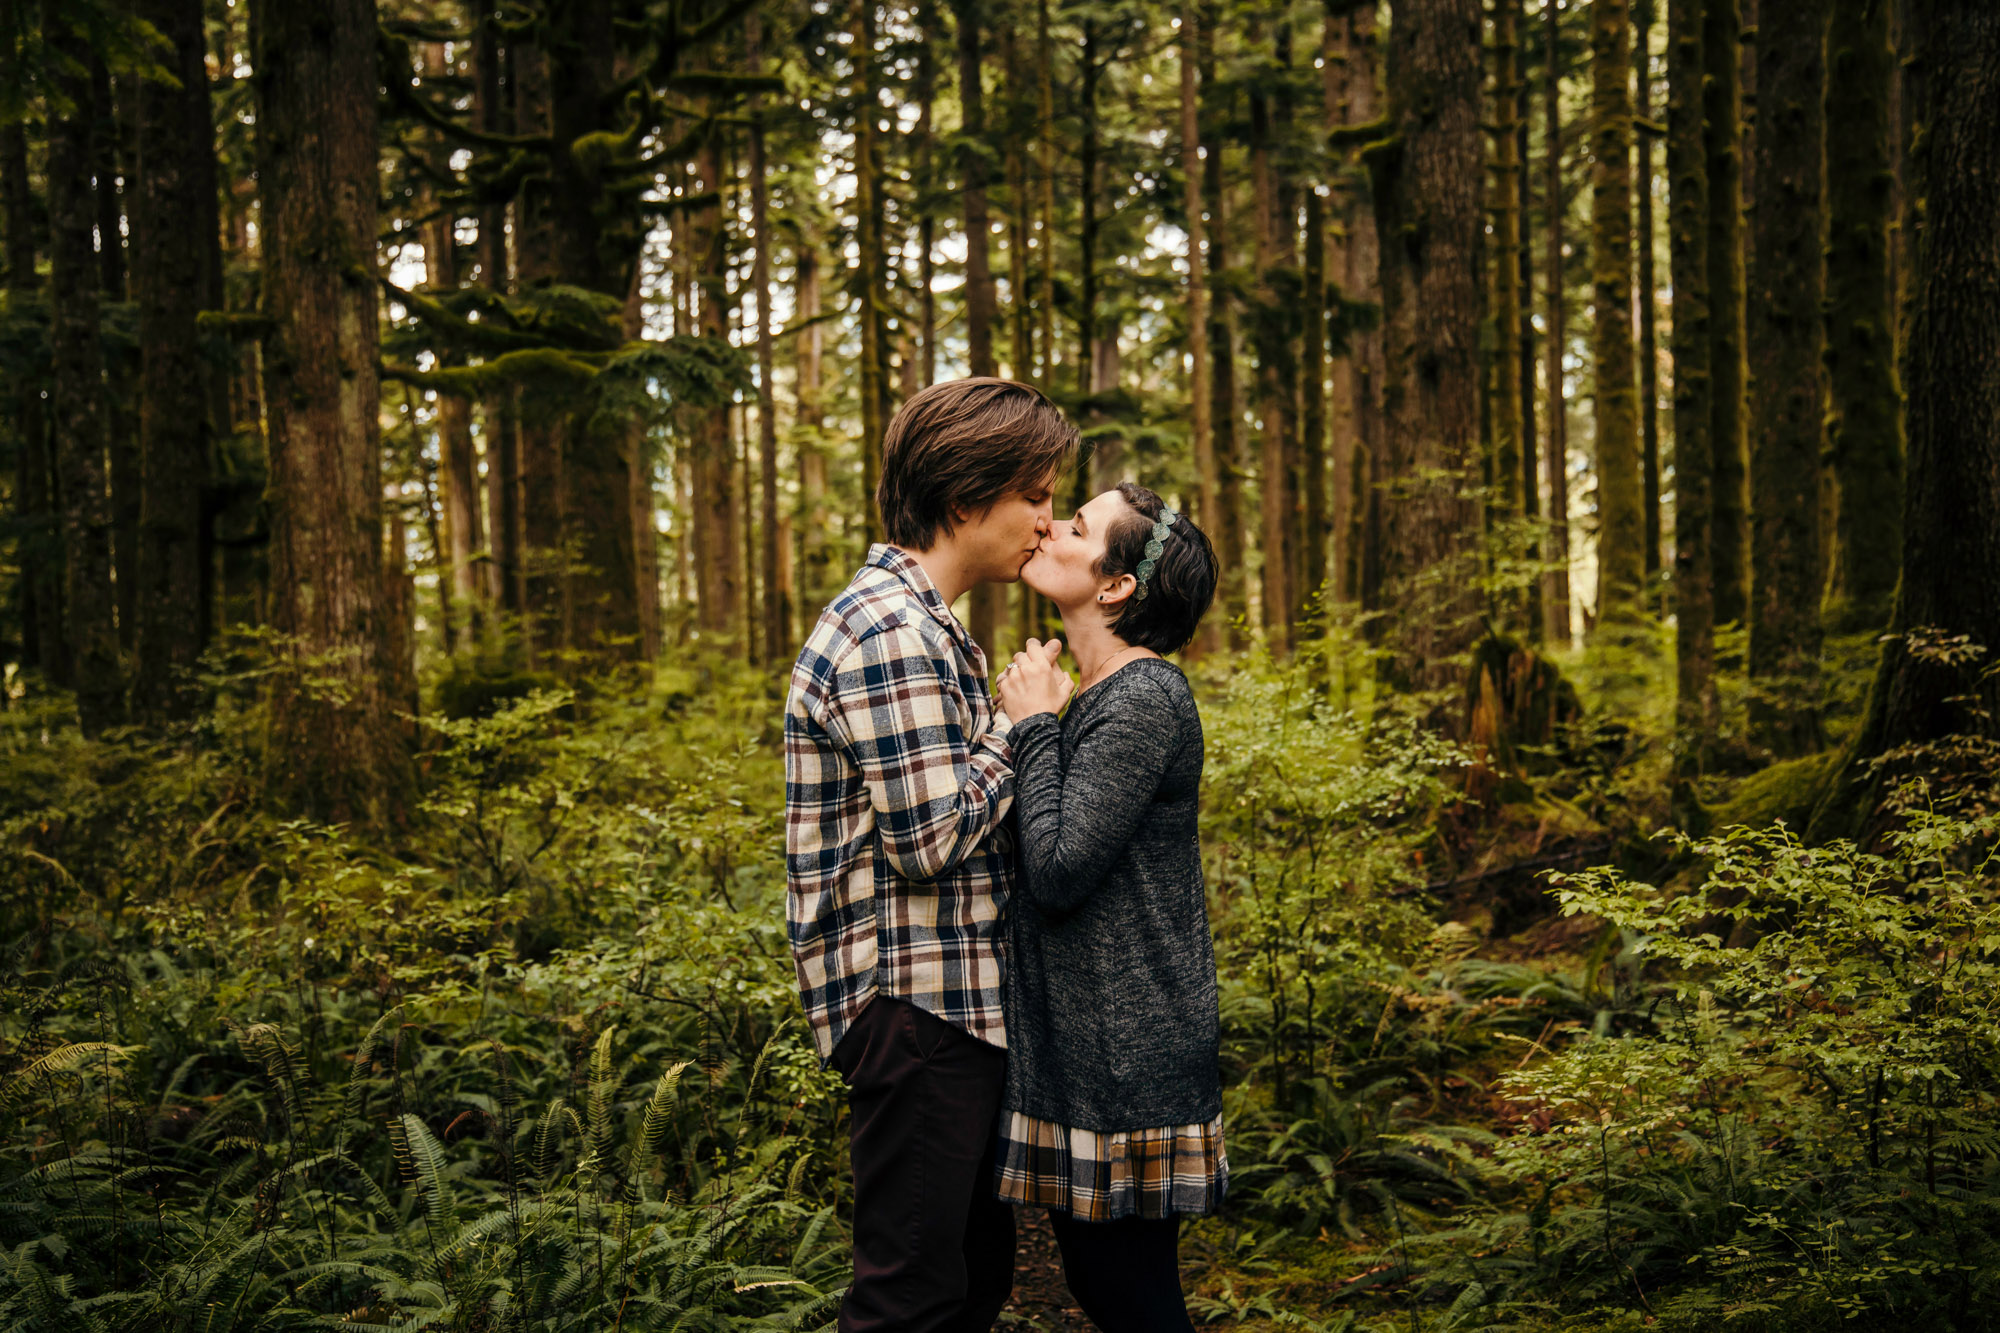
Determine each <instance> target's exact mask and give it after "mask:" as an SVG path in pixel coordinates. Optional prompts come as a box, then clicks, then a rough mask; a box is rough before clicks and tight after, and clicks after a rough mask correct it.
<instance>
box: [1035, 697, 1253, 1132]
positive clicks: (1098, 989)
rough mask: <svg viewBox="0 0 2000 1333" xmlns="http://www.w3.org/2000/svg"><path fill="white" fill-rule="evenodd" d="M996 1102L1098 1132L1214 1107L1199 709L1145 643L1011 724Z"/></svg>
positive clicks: (1216, 1037)
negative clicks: (1011, 873)
mask: <svg viewBox="0 0 2000 1333" xmlns="http://www.w3.org/2000/svg"><path fill="white" fill-rule="evenodd" d="M1013 746H1014V773H1015V778H1014V781H1015V792H1016V795H1015V800H1014V807H1015V810H1016V813H1017V818H1018V820H1019V829H1018V831H1019V846H1020V865H1021V879H1020V886H1019V888H1018V890H1017V892H1016V893H1015V895H1014V897H1013V899H1012V906H1011V907H1010V914H1011V917H1012V920H1011V922H1010V924H1009V928H1008V933H1007V936H1006V938H1007V984H1006V1013H1007V1102H1006V1105H1007V1109H1009V1110H1013V1111H1023V1112H1025V1113H1027V1114H1028V1115H1031V1116H1035V1117H1036V1118H1038V1119H1042V1120H1048V1121H1052V1122H1054V1123H1056V1124H1061V1125H1068V1126H1071V1127H1074V1128H1078V1129H1088V1130H1092V1131H1095V1132H1097V1133H1111V1132H1114V1131H1118V1130H1130V1129H1151V1128H1156V1127H1160V1126H1166V1125H1187V1124H1200V1123H1204V1122H1206V1121H1208V1120H1211V1119H1213V1118H1214V1117H1215V1116H1216V1115H1218V1114H1219V1113H1220V1112H1221V1110H1222V1088H1221V1078H1220V1074H1219V1071H1218V1069H1217V1051H1218V1049H1219V1047H1220V1029H1219V1022H1218V1019H1217V1014H1216V989H1215V946H1214V943H1213V941H1212V940H1211V939H1210V938H1209V933H1208V904H1207V899H1206V895H1205V892H1204V890H1203V886H1202V878H1201V845H1200V841H1199V833H1198V830H1197V825H1196V817H1197V814H1198V812H1199V803H1200V788H1201V765H1202V735H1201V715H1200V714H1199V713H1198V712H1197V711H1196V710H1195V704H1194V695H1193V693H1192V692H1191V691H1190V690H1189V689H1188V683H1187V678H1186V677H1184V676H1183V675H1181V673H1180V671H1179V670H1178V669H1176V668H1175V667H1173V666H1171V665H1170V664H1168V663H1166V662H1163V661H1160V660H1159V659H1157V658H1141V659H1140V660H1138V661H1136V662H1132V663H1130V664H1129V665H1127V666H1124V667H1121V668H1120V669H1119V670H1117V671H1115V672H1113V673H1112V674H1111V675H1110V676H1109V677H1108V678H1107V679H1105V680H1102V681H1100V682H1098V683H1097V684H1096V685H1095V686H1093V687H1091V688H1090V689H1088V690H1086V691H1084V692H1083V693H1082V694H1081V695H1079V696H1078V697H1077V698H1076V700H1075V701H1074V702H1073V703H1071V705H1070V708H1069V712H1068V713H1067V714H1066V715H1065V716H1064V717H1063V718H1062V720H1061V721H1060V722H1058V721H1057V719H1056V718H1055V717H1054V715H1052V714H1048V713H1042V714H1038V715H1036V716H1033V717H1028V718H1024V719H1022V720H1021V721H1020V722H1018V723H1017V724H1016V725H1015V728H1014V735H1013Z"/></svg>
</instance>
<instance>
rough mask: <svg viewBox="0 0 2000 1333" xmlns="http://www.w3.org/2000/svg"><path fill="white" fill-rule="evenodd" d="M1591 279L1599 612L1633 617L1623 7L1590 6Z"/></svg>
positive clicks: (1635, 426)
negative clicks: (1592, 161) (1595, 388)
mask: <svg viewBox="0 0 2000 1333" xmlns="http://www.w3.org/2000/svg"><path fill="white" fill-rule="evenodd" d="M1590 24H1591V33H1590V52H1591V116H1592V125H1591V144H1592V148H1593V151H1594V155H1595V159H1596V161H1595V164H1594V165H1593V167H1592V169H1591V202H1590V276H1591V282H1590V286H1591V292H1592V296H1593V311H1592V318H1591V353H1592V358H1593V361H1594V365H1593V366H1592V371H1593V373H1594V374H1595V376H1596V379H1597V400H1596V416H1597V607H1598V613H1597V614H1598V620H1599V623H1601V624H1613V623H1618V622H1622V621H1629V620H1632V619H1634V618H1636V617H1637V616H1638V615H1639V613H1640V610H1641V605H1640V594H1641V591H1642V589H1643V587H1644V583H1645V575H1646V559H1645V544H1646V520H1645V512H1644V509H1645V492H1644V489H1643V485H1642V481H1641V478H1640V469H1639V412H1638V408H1639V398H1638V388H1637V386H1636V385H1635V384H1634V382H1633V359H1632V356H1633V353H1632V24H1631V12H1630V10H1629V9H1628V7H1627V5H1626V3H1625V0H1592V2H1591V7H1590Z"/></svg>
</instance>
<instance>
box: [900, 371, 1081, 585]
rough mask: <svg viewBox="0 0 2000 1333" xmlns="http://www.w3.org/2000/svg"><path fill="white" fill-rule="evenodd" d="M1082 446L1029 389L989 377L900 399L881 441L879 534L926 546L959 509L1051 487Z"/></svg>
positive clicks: (975, 509) (1057, 411)
mask: <svg viewBox="0 0 2000 1333" xmlns="http://www.w3.org/2000/svg"><path fill="white" fill-rule="evenodd" d="M1076 448H1077V438H1076V427H1074V426H1072V425H1071V424H1070V423H1069V419H1068V418H1067V417H1065V416H1064V415H1063V414H1062V409H1061V408H1058V407H1057V406H1056V405H1055V404H1054V403H1052V402H1050V401H1049V400H1048V397H1047V395H1045V394H1044V393H1042V391H1041V390H1039V389H1037V388H1035V387H1034V386H1032V385H1028V384H1020V383H1017V382H1016V381H1014V380H1003V379H994V378H992V377H990V376H984V375H982V376H978V377H975V378H973V379H963V380H947V381H946V382H944V383H942V384H933V385H931V386H930V387H929V388H927V389H923V390H921V391H919V392H918V393H916V394H915V395H913V396H912V397H911V398H910V400H909V401H908V402H906V403H904V404H903V406H902V408H901V410H899V411H898V412H897V413H896V417H895V420H893V421H891V422H890V423H889V430H888V433H887V434H886V435H885V436H884V437H883V440H882V482H881V485H879V486H878V487H877V488H876V490H875V502H876V504H877V505H879V506H880V507H881V510H882V530H883V531H884V532H885V533H887V534H888V538H889V540H890V541H892V542H894V543H895V544H896V545H898V546H901V547H904V548H906V549H908V550H913V551H927V550H929V549H930V548H931V546H932V545H933V544H935V543H936V541H937V539H938V536H939V534H940V533H944V534H949V533H950V532H951V531H952V529H953V528H954V527H956V526H957V517H958V515H959V514H976V513H979V512H981V511H982V510H985V509H990V508H992V507H993V505H994V504H995V503H997V502H998V501H1000V500H1002V499H1004V498H1005V497H1006V496H1008V495H1009V494H1012V493H1014V492H1026V491H1029V490H1031V489H1033V488H1035V487H1036V486H1040V485H1044V484H1047V485H1051V486H1053V485H1054V483H1055V478H1056V477H1057V476H1058V475H1059V474H1060V473H1061V472H1062V471H1063V470H1064V469H1065V468H1067V467H1068V466H1069V464H1070V460H1071V459H1072V458H1074V457H1075V456H1076Z"/></svg>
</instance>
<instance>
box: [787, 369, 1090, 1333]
mask: <svg viewBox="0 0 2000 1333" xmlns="http://www.w3.org/2000/svg"><path fill="white" fill-rule="evenodd" d="M1076 444H1077V437H1076V431H1075V428H1074V427H1072V426H1071V425H1070V424H1069V423H1068V422H1067V421H1066V420H1064V418H1063V415H1062V413H1061V412H1060V411H1059V410H1057V408H1056V407H1055V405H1054V404H1052V403H1051V402H1049V400H1048V399H1047V398H1045V397H1043V396H1042V394H1040V393H1039V392H1037V391H1036V390H1034V389H1032V388H1029V387H1028V386H1027V385H1025V384H1015V383H1012V382H1010V381H1007V380H999V379H989V378H979V379H965V380H956V381H953V382H950V383H946V384H937V385H933V386H931V387H930V388H928V389H925V390H923V391H922V392H921V393H918V394H917V395H915V396H914V397H912V398H911V399H910V400H909V401H908V402H907V403H905V404H904V405H903V408H902V410H901V411H899V412H898V413H896V417H895V420H893V421H891V422H890V423H889V430H888V433H887V436H886V438H885V439H884V440H883V444H882V455H883V457H882V481H881V486H880V489H879V490H878V491H877V494H876V499H877V501H878V503H879V506H880V508H881V511H882V522H883V527H884V530H885V532H886V534H887V536H888V539H889V540H888V542H887V544H884V545H877V546H875V547H873V548H871V549H870V550H869V552H868V559H867V562H866V563H865V564H864V565H863V566H862V568H861V570H860V572H859V573H857V574H856V575H855V576H854V580H853V582H852V583H850V584H849V585H848V587H847V590H846V591H845V592H843V593H841V594H840V596H838V597H836V598H835V599H834V600H833V602H832V603H831V604H830V605H828V607H827V608H826V610H825V611H824V612H822V613H821V615H820V618H819V622H818V623H817V624H816V625H815V626H814V627H813V631H812V633H811V635H810V636H809V637H808V638H807V640H806V644H805V647H804V648H803V649H801V650H800V652H799V659H798V663H797V664H796V665H795V666H794V667H793V668H792V683H791V691H790V694H789V695H788V697H787V699H786V701H785V850H786V860H787V867H788V874H789V880H790V894H789V903H788V911H787V917H788V922H789V926H790V933H791V940H792V954H793V958H794V960H795V961H796V963H797V965H798V973H799V991H800V995H801V998H802V999H803V1000H804V1003H805V1011H806V1017H807V1019H808V1021H809V1022H810V1024H811V1026H812V1030H813V1036H814V1039H815V1041H816V1042H817V1043H818V1046H819V1053H820V1058H821V1059H823V1060H825V1061H827V1062H828V1063H829V1064H830V1065H832V1066H833V1068H835V1069H837V1070H838V1071H840V1074H841V1075H842V1077H843V1078H845V1079H846V1080H847V1085H848V1093H849V1101H850V1105H851V1108H852V1112H853V1124H852V1131H851V1139H850V1146H851V1150H852V1152H851V1155H852V1159H853V1166H854V1281H853V1284H852V1285H851V1286H850V1287H849V1288H848V1292H847V1297H846V1300H845V1301H844V1302H843V1303H842V1305H841V1311H840V1328H841V1330H842V1333H863V1331H864V1330H876V1329H896V1330H913V1331H914V1330H929V1329H951V1330H970V1329H988V1328H991V1327H992V1326H993V1323H994V1320H995V1319H996V1318H997V1317H998V1315H999V1313H1000V1307H1001V1306H1002V1305H1003V1304H1005V1302H1006V1299H1007V1295H1008V1292H1009V1291H1010V1290H1011V1289H1012V1286H1013V1266H1014V1219H1013V1214H1012V1212H1011V1211H1010V1210H1009V1208H1008V1206H1007V1205H1005V1204H1003V1203H1000V1202H999V1201H998V1200H996V1199H995V1198H994V1197H993V1194H992V1189H991V1176H992V1170H993V1163H992V1155H991V1154H992V1150H991V1145H992V1138H993V1132H994V1125H995V1120H996V1118H997V1116H998V1113H999V1108H1000V1096H1001V1092H1002V1090H1003V1086H1004V1083H1005V1077H1006V1049H1005V1048H1006V1042H1007V1038H1006V1032H1005V1027H1004V1023H1003V1020H1002V1018H1001V1011H1000V984H1001V959H1000V952H999V947H998V945H999V941H998V934H999V921H1000V915H1001V910H1002V908H1003V907H1004V906H1005V905H1006V899H1007V893H1008V890H1009V888H1010V886H1011V882H1012V879H1013V875H1014V867H1013V861H1012V857H1011V849H1010V847H1009V846H1008V844H1007V840H1006V836H1005V834H1004V833H1002V832H1001V825H1002V821H1003V820H1004V819H1005V818H1006V815H1007V811H1008V809H1009V807H1010V806H1011V804H1012V802H1013V776H1014V775H1013V770H1012V769H1011V768H1010V767H1009V758H1010V756H1009V752H1008V747H1007V735H1008V732H1009V731H1010V730H1011V725H1010V724H1009V723H1008V721H1007V719H1006V718H1005V717H1004V716H1002V715H1000V714H999V713H998V711H997V710H996V709H995V708H994V705H993V699H992V695H991V694H990V692H989V691H988V688H987V680H986V674H987V673H986V655H985V653H984V652H982V651H981V649H980V646H979V645H978V644H977V643H975V642H974V641H973V639H972V637H971V635H969V634H967V633H966V631H965V629H964V627H963V626H961V625H960V624H959V623H958V621H957V620H956V619H955V618H954V617H953V616H952V613H951V604H952V603H953V602H954V601H956V600H957V599H958V597H959V595H960V594H961V593H963V592H965V591H967V590H968V589H970V588H971V587H973V586H974V585H975V584H979V583H1012V582H1014V581H1015V580H1016V579H1018V578H1019V577H1020V572H1021V566H1022V565H1023V564H1025V563H1026V562H1027V560H1028V558H1029V557H1030V556H1031V555H1033V554H1034V551H1035V548H1036V547H1037V545H1039V544H1040V542H1041V539H1042V537H1043V535H1044V534H1045V533H1046V532H1047V531H1048V526H1049V500H1050V496H1051V493H1052V492H1053V490H1054V488H1055V485H1056V481H1057V478H1058V477H1059V476H1060V475H1061V473H1062V472H1063V470H1064V469H1065V468H1066V467H1067V465H1068V464H1069V462H1070V460H1071V458H1072V457H1073V456H1074V454H1075V451H1076Z"/></svg>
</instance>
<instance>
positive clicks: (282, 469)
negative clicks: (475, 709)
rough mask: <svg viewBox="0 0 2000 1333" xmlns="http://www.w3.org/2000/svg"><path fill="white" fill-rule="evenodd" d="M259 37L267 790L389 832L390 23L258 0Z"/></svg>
mask: <svg viewBox="0 0 2000 1333" xmlns="http://www.w3.org/2000/svg"><path fill="white" fill-rule="evenodd" d="M256 20H257V27H256V30H257V32H258V36H259V49H258V50H257V51H256V52H255V53H254V58H253V59H254V68H255V70H256V91H257V98H258V100H257V130H258V189H259V193H260V196H261V198H262V203H263V212H262V217H263V242H264V243H263V257H264V263H263V282H262V296H263V302H264V307H263V308H264V314H265V315H266V317H267V318H268V319H269V321H270V331H269V332H268V333H267V334H266V335H265V338H264V379H265V386H264V387H265V392H264V401H265V408H266V412H267V414H268V420H269V423H270V459H271V464H270V484H269V490H268V492H267V494H266V503H267V505H268V507H269V509H270V514H271V580H270V586H271V620H272V624H273V627H274V628H275V629H276V630H277V631H278V632H279V633H280V634H281V635H282V636H284V637H283V640H282V641H283V643H284V652H285V654H286V657H287V662H286V665H287V668H288V669H287V670H285V671H282V672H280V673H279V674H278V675H277V677H276V678H275V683H274V687H273V696H272V700H271V713H270V734H269V742H268V752H267V759H266V765H267V767H266V772H267V777H268V779H269V781H270V783H271V786H272V787H273V788H274V789H275V790H276V791H277V792H278V793H280V794H281V795H282V796H283V797H284V798H285V799H286V800H287V801H288V802H289V803H290V804H291V806H292V808H297V809H302V810H307V811H310V812H312V813H313V814H314V815H316V816H318V817H320V818H325V819H333V820H359V821H363V822H371V823H372V822H383V821H389V820H393V819H395V818H397V817H398V816H399V813H400V809H401V802H400V797H401V795H402V793H403V792H404V791H405V790H406V789H407V785H408V782H409V780H410V773H409V768H408V759H407V750H406V737H405V731H404V728H403V727H402V726H401V725H400V724H399V723H398V722H397V720H396V719H395V717H394V715H393V714H394V712H395V711H396V710H398V709H401V708H404V707H407V706H408V701H407V700H406V699H405V698H404V697H403V695H402V692H401V690H400V688H399V683H400V682H404V681H406V680H407V679H408V674H409V673H408V664H407V660H406V659H405V658H404V657H403V655H402V654H401V653H399V652H395V651H392V647H393V645H394V643H395V641H396V640H398V639H400V637H401V636H400V635H398V634H397V633H396V626H395V624H394V623H393V621H394V617H393V616H392V615H391V614H390V608H389V607H388V606H386V605H385V600H384V599H385V592H386V589H385V580H384V568H383V560H382V485H381V462H380V439H379V431H380V427H379V408H380V404H379V397H380V395H379V388H378V384H377V379H376V364H377V358H378V346H377V344H378V337H379V333H378V329H379V321H378V315H377V288H376V283H375V254H376V248H375V247H376V228H375V198H376V189H377V184H376V172H377V165H378V164H377V146H378V141H377V137H376V119H375V89H376V86H377V74H378V59H377V52H376V36H377V30H376V25H375V10H374V6H373V5H372V4H370V3H368V0H326V3H323V4H320V5H315V6H309V7H308V6H297V5H291V4H286V3H280V2H278V0H259V4H258V8H257V12H256ZM392 568H393V569H398V570H399V569H400V560H398V562H397V564H396V565H395V566H393V567H392ZM329 677H331V678H332V679H333V680H334V681H336V682H337V687H336V688H332V689H329V688H326V687H325V685H324V684H323V683H322V682H325V681H326V680H327V679H328V678H329Z"/></svg>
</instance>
